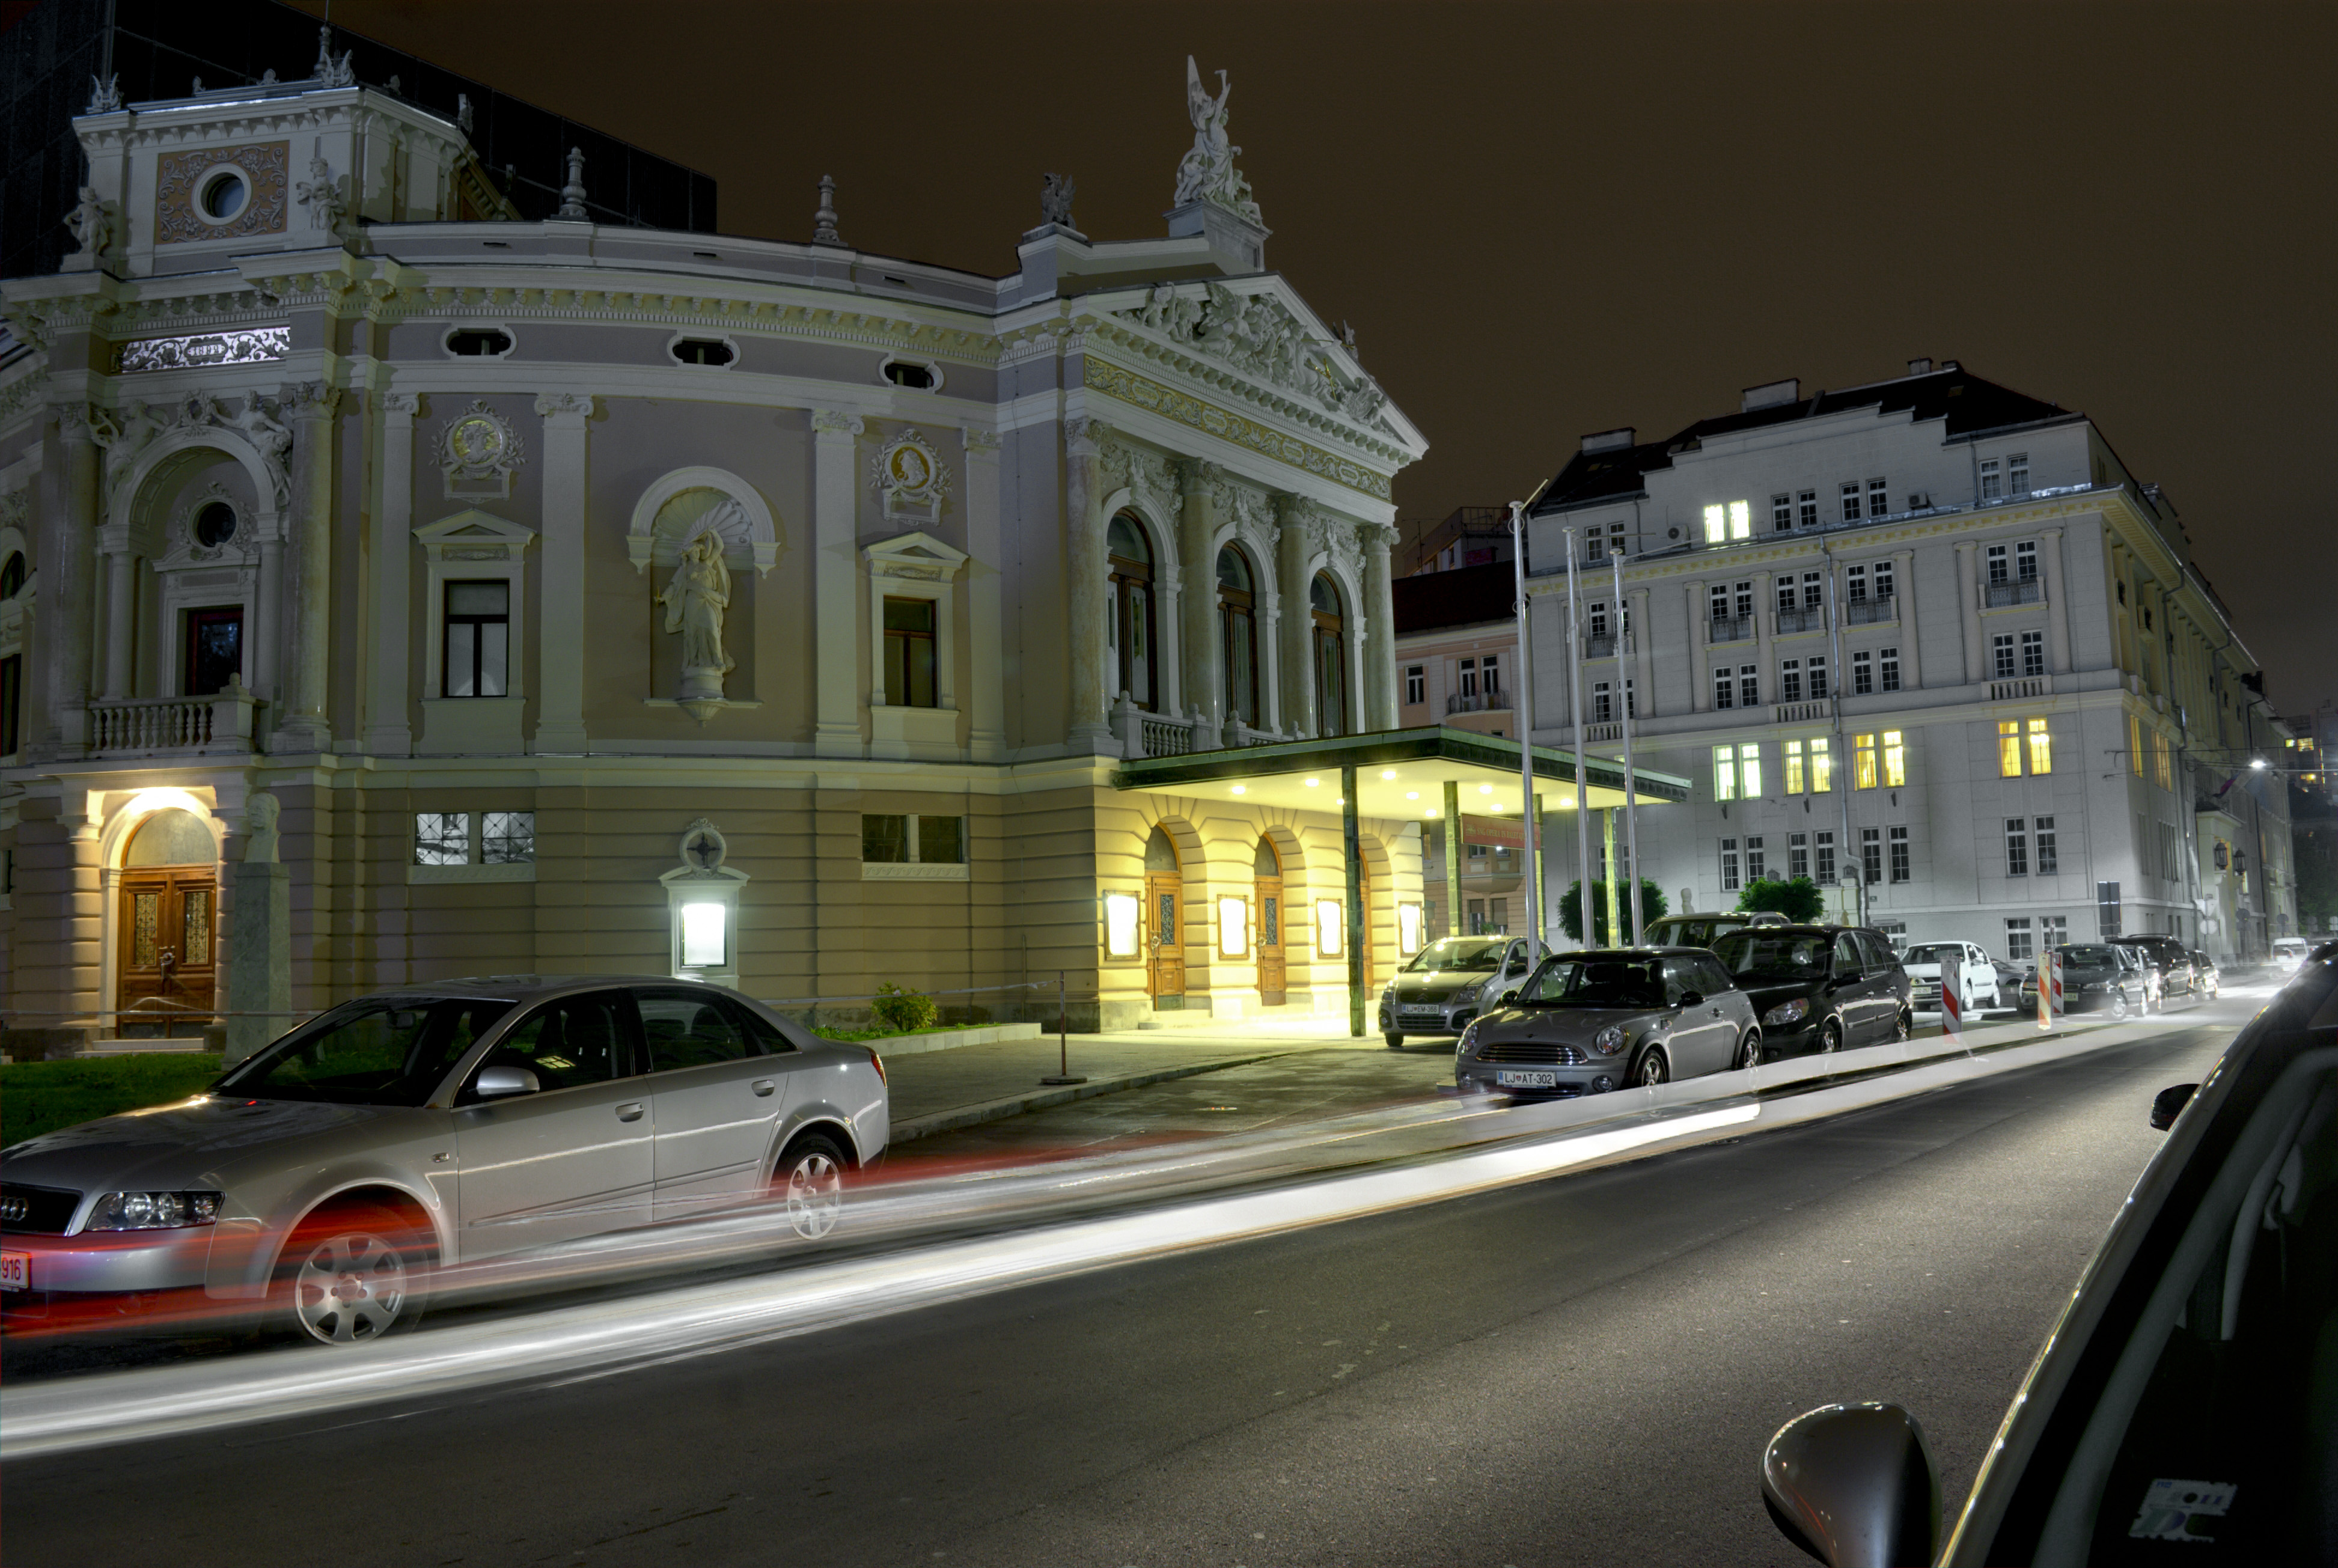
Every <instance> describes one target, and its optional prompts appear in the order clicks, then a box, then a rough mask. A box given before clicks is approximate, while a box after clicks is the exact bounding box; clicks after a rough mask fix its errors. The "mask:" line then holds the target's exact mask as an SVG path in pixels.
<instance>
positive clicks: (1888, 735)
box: [1883, 730, 1908, 789]
mask: <svg viewBox="0 0 2338 1568" xmlns="http://www.w3.org/2000/svg"><path fill="white" fill-rule="evenodd" d="M1907 782H1908V748H1907V746H1906V745H1905V744H1904V743H1903V742H1902V741H1901V739H1900V731H1899V730H1885V731H1884V732H1883V787H1884V788H1885V789H1901V788H1902V787H1904V786H1905V785H1906V784H1907Z"/></svg>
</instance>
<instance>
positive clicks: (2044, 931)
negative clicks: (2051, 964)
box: [2038, 915, 2070, 949]
mask: <svg viewBox="0 0 2338 1568" xmlns="http://www.w3.org/2000/svg"><path fill="white" fill-rule="evenodd" d="M2069 940H2070V917H2069V916H2068V915H2040V916H2038V944H2039V946H2041V947H2044V948H2048V949H2051V948H2055V947H2060V946H2064V945H2065V944H2067V943H2068V941H2069Z"/></svg>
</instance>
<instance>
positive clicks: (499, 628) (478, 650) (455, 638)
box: [439, 579, 511, 697]
mask: <svg viewBox="0 0 2338 1568" xmlns="http://www.w3.org/2000/svg"><path fill="white" fill-rule="evenodd" d="M445 626H446V638H447V654H446V662H445V666H444V668H445V672H446V680H445V685H444V688H443V689H442V690H441V691H440V692H439V695H440V696H442V697H501V696H504V695H506V691H507V690H508V688H509V685H510V673H509V672H510V669H511V584H510V583H506V582H504V581H502V580H500V579H497V580H496V581H494V582H488V583H447V611H446V620H445Z"/></svg>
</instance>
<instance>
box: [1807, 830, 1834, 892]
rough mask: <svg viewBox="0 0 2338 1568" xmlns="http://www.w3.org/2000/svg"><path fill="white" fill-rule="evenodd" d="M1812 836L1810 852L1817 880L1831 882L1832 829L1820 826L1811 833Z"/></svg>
mask: <svg viewBox="0 0 2338 1568" xmlns="http://www.w3.org/2000/svg"><path fill="white" fill-rule="evenodd" d="M1812 838H1813V839H1814V840H1815V842H1813V843H1812V846H1811V853H1812V857H1813V858H1814V863H1815V870H1816V874H1817V877H1818V880H1819V882H1820V883H1821V884H1822V885H1823V884H1826V883H1830V882H1832V881H1833V880H1834V829H1833V828H1820V829H1819V830H1818V831H1817V832H1816V833H1814V834H1812Z"/></svg>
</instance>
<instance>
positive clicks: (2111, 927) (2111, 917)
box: [2095, 882, 2120, 941]
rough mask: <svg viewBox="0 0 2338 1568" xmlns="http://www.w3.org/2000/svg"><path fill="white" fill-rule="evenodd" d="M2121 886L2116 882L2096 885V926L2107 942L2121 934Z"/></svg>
mask: <svg viewBox="0 0 2338 1568" xmlns="http://www.w3.org/2000/svg"><path fill="white" fill-rule="evenodd" d="M2119 913H2120V901H2119V885H2118V884H2117V883H2116V882H2097V883H2096V884H2095V925H2096V927H2097V931H2098V932H2099V933H2100V935H2101V936H2102V937H2103V939H2104V940H2105V941H2108V940H2109V939H2110V938H2112V937H2114V936H2118V935H2119V934H2120V933H2119Z"/></svg>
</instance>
